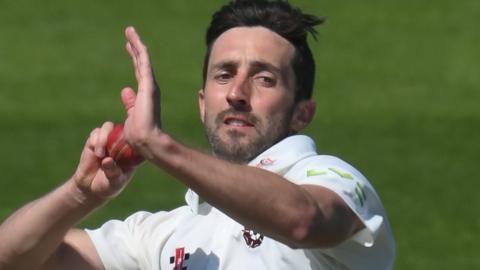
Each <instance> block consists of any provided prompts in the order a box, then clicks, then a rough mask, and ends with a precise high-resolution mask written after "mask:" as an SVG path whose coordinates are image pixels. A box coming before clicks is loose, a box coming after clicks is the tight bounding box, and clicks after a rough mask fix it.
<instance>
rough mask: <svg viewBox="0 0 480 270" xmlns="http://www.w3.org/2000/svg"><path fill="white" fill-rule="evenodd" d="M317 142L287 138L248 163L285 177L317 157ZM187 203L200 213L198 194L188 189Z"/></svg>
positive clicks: (293, 137) (298, 137)
mask: <svg viewBox="0 0 480 270" xmlns="http://www.w3.org/2000/svg"><path fill="white" fill-rule="evenodd" d="M316 154H317V153H316V147H315V142H314V141H313V140H312V139H311V138H310V137H308V136H306V135H293V136H289V137H286V138H285V139H283V140H281V141H280V142H278V143H277V144H275V145H273V146H271V147H270V148H268V149H267V150H265V151H264V152H263V153H261V154H260V155H258V156H257V157H256V158H254V159H253V160H252V161H250V162H249V163H248V166H252V167H257V168H262V169H264V170H268V171H271V172H274V173H277V174H279V175H284V174H285V173H286V172H287V171H288V170H289V169H290V168H291V167H292V166H293V165H294V164H295V163H297V162H298V161H299V160H302V159H304V158H306V157H309V156H314V155H316ZM185 201H186V202H187V204H188V205H189V206H190V209H191V210H192V212H193V213H195V214H197V213H198V206H199V204H200V199H199V196H198V195H197V193H196V192H194V191H193V190H191V189H188V191H187V193H186V194H185Z"/></svg>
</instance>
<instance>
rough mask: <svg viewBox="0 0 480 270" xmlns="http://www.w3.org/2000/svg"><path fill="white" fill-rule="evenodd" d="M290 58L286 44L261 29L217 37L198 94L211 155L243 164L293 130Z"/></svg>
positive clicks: (290, 50) (239, 30) (291, 50)
mask: <svg viewBox="0 0 480 270" xmlns="http://www.w3.org/2000/svg"><path fill="white" fill-rule="evenodd" d="M294 53H295V48H294V47H293V45H291V44H290V43H289V42H288V41H287V40H286V39H284V38H282V37H281V36H279V35H278V34H276V33H274V32H272V31H270V30H268V29H266V28H263V27H236V28H232V29H230V30H228V31H226V32H224V33H223V34H222V35H220V36H219V37H218V38H217V40H216V41H215V42H214V44H213V46H212V50H211V54H210V59H209V62H208V69H207V76H206V80H205V88H204V89H202V90H200V92H199V105H200V113H201V117H202V121H203V123H204V125H205V129H206V132H207V137H208V140H209V142H210V144H211V146H212V148H213V152H214V154H215V155H217V156H218V157H220V158H223V159H226V160H230V161H234V162H239V163H246V162H248V161H250V160H251V159H253V158H254V157H255V156H257V155H258V154H260V153H261V152H263V151H264V150H266V149H267V148H268V147H270V146H271V145H273V144H275V143H276V142H278V141H279V140H281V139H283V138H284V137H286V136H287V135H288V134H289V133H291V132H292V131H295V130H294V129H295V124H294V123H292V120H293V119H292V118H293V115H294V113H295V108H296V106H295V104H294V95H295V93H294V83H295V82H294V72H293V69H292V67H291V59H292V58H293V56H294Z"/></svg>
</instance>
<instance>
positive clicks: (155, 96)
mask: <svg viewBox="0 0 480 270" xmlns="http://www.w3.org/2000/svg"><path fill="white" fill-rule="evenodd" d="M125 36H126V38H127V44H126V48H127V51H128V53H129V54H130V56H131V57H132V62H133V66H134V70H135V77H136V79H137V83H138V89H137V91H136V92H135V90H133V89H132V88H130V87H126V88H124V89H123V90H122V93H121V97H122V103H123V105H124V107H125V110H126V111H127V115H128V116H127V119H126V120H125V127H124V135H125V139H126V141H127V142H128V143H129V144H130V145H132V146H133V147H134V148H135V149H136V150H137V151H139V152H140V153H141V154H142V155H143V156H144V157H146V158H148V157H149V156H150V155H149V154H150V153H149V151H148V149H146V147H145V146H146V144H147V141H148V140H149V138H151V137H152V136H154V135H155V134H157V133H159V132H160V133H161V129H160V128H161V124H160V121H161V120H160V89H159V87H158V84H157V82H156V81H155V77H154V74H153V70H152V67H151V64H150V57H149V55H148V50H147V47H146V46H145V45H144V44H143V42H142V41H141V39H140V36H139V35H138V33H137V32H136V31H135V28H133V27H132V26H129V27H127V28H126V29H125Z"/></svg>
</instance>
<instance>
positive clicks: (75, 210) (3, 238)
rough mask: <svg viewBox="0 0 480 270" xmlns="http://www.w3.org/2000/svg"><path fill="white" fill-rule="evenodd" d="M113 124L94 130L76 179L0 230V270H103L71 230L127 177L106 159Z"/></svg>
mask: <svg viewBox="0 0 480 270" xmlns="http://www.w3.org/2000/svg"><path fill="white" fill-rule="evenodd" d="M112 128H113V124H112V123H109V122H107V123H105V124H104V125H103V126H102V127H101V128H97V129H95V130H93V131H92V133H91V135H90V136H89V138H88V140H87V142H86V144H85V147H84V149H83V152H82V155H81V158H80V162H79V165H78V168H77V170H76V172H75V174H74V175H73V176H72V177H71V178H70V179H69V180H67V181H66V182H65V183H64V184H63V185H61V186H60V187H58V188H57V189H55V190H53V191H52V192H50V193H48V194H47V195H45V196H43V197H42V198H39V199H37V200H35V201H32V202H30V203H29V204H27V205H25V206H24V207H22V208H20V209H19V210H18V211H16V212H15V213H14V214H12V215H11V216H10V217H9V218H8V219H7V220H5V221H4V222H3V224H2V225H1V226H0V269H1V270H6V269H9V270H12V269H29V270H31V269H103V268H102V265H101V262H100V259H99V257H98V255H97V253H96V251H95V248H94V247H93V245H92V243H91V241H90V240H89V238H88V236H87V235H86V233H85V232H83V231H81V230H75V229H72V227H73V226H74V225H75V224H77V223H78V222H79V221H80V220H82V219H83V218H84V217H85V216H87V215H88V214H89V213H90V212H92V211H93V210H94V209H96V208H98V207H100V206H102V205H103V204H104V203H105V202H106V201H108V200H109V199H111V198H113V197H114V196H115V195H117V194H118V193H119V192H120V191H121V190H122V188H123V187H124V186H125V185H126V183H127V182H128V181H129V179H130V178H131V175H132V173H133V171H132V169H129V170H125V171H123V170H122V169H120V168H119V167H118V166H117V165H116V164H115V162H114V161H113V159H112V158H110V157H106V155H105V145H106V140H107V136H108V134H109V132H110V131H111V130H112Z"/></svg>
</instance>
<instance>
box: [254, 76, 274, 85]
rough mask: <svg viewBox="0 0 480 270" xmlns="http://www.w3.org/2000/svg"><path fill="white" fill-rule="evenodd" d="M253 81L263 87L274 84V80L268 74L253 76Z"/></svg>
mask: <svg viewBox="0 0 480 270" xmlns="http://www.w3.org/2000/svg"><path fill="white" fill-rule="evenodd" d="M255 81H256V82H257V83H259V84H260V85H261V86H263V87H273V86H275V84H276V80H275V78H274V77H273V76H270V75H264V74H262V75H258V76H256V77H255Z"/></svg>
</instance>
